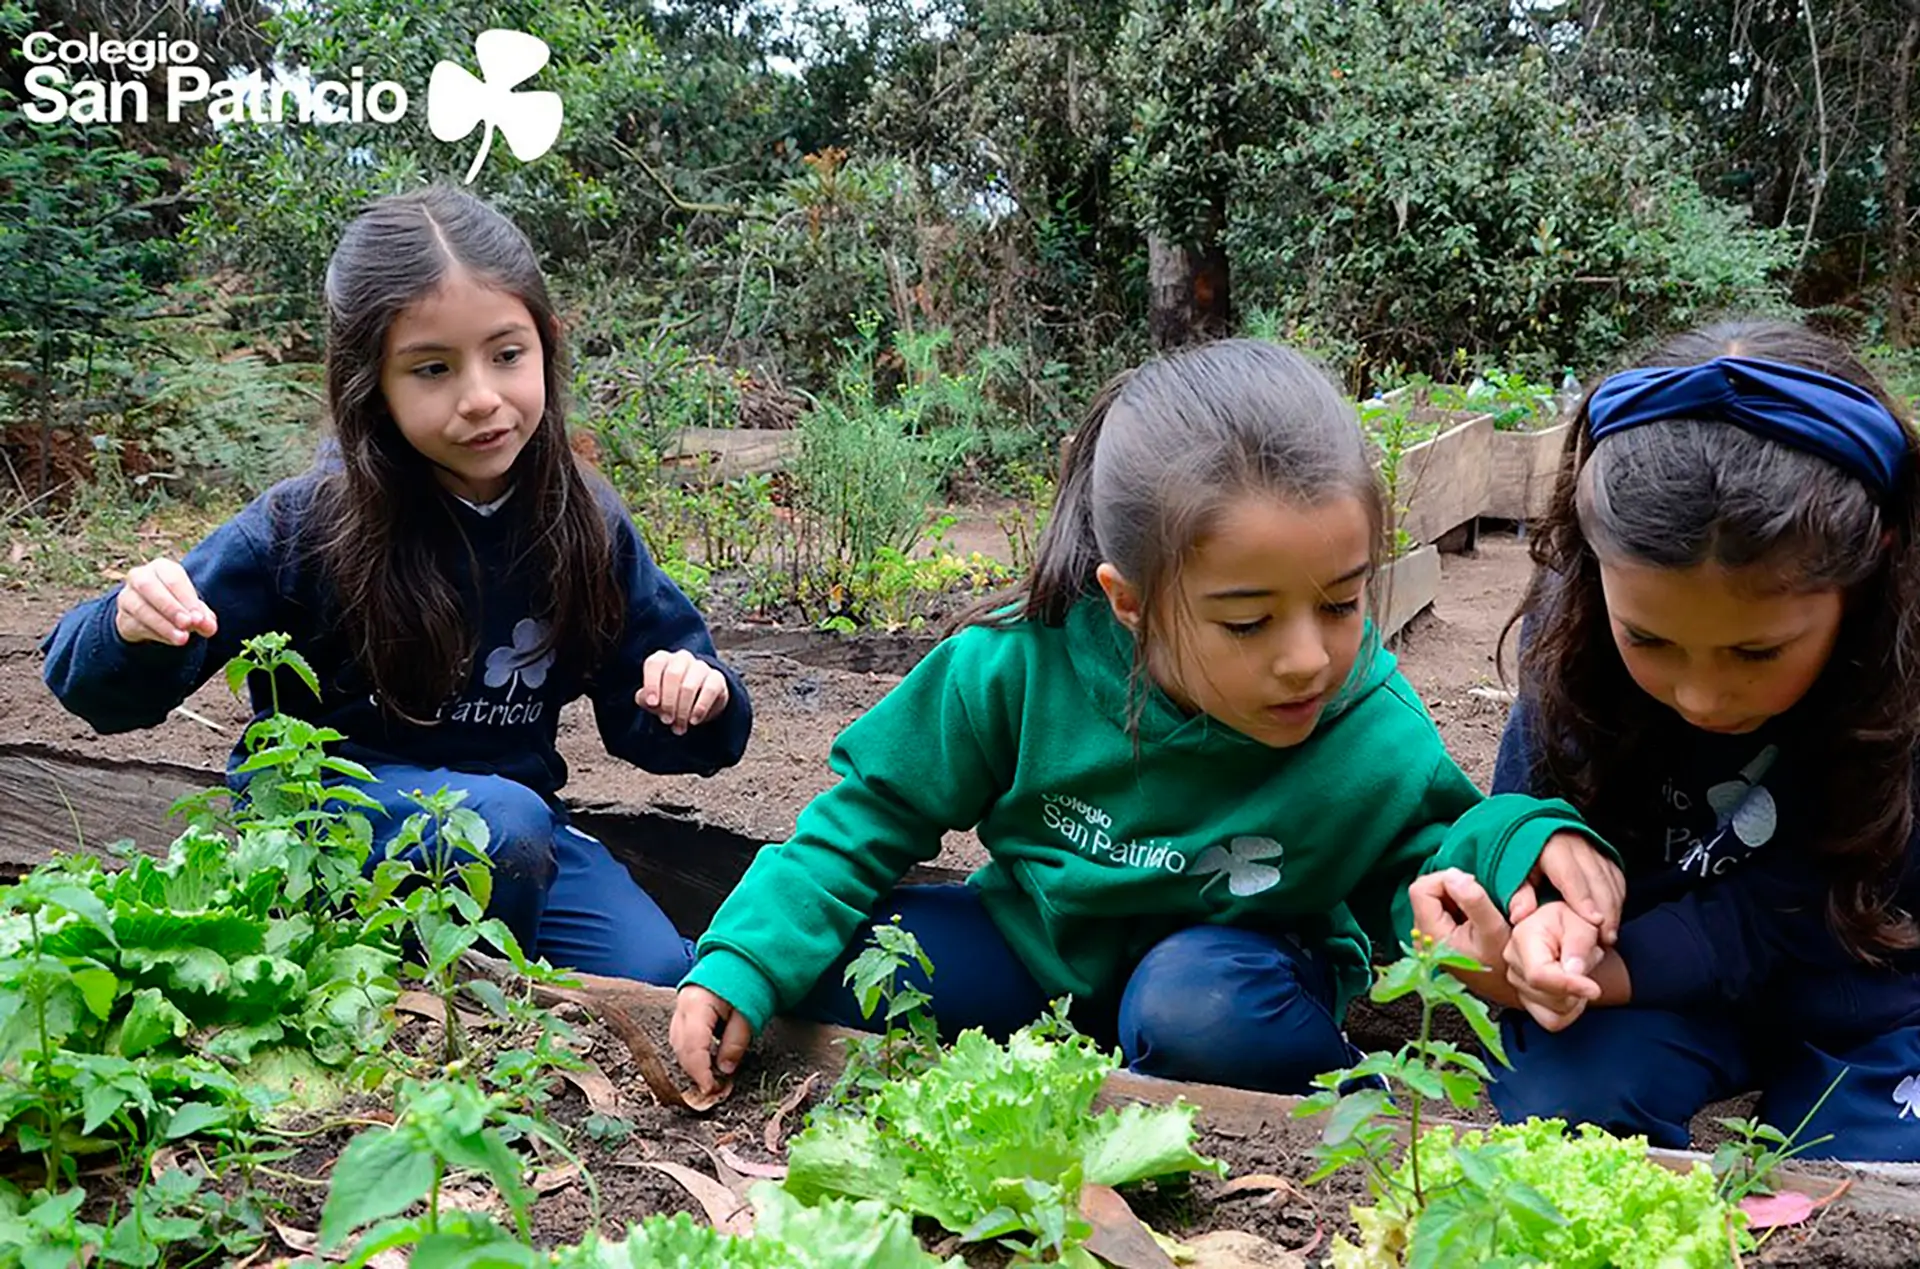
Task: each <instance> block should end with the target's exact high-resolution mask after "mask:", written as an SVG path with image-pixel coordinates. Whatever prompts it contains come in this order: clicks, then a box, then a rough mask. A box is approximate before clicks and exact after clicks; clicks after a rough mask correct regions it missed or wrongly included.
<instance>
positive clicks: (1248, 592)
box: [1203, 560, 1373, 599]
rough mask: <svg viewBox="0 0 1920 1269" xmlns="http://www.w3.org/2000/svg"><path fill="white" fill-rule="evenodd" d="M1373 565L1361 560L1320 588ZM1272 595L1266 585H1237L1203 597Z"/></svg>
mask: <svg viewBox="0 0 1920 1269" xmlns="http://www.w3.org/2000/svg"><path fill="white" fill-rule="evenodd" d="M1372 567H1373V565H1372V563H1370V562H1369V561H1367V560H1362V561H1360V563H1358V564H1356V565H1354V566H1353V567H1352V568H1350V569H1348V570H1347V571H1346V572H1344V573H1342V574H1340V576H1338V577H1336V578H1334V579H1333V580H1332V581H1330V582H1327V583H1325V584H1323V585H1322V586H1321V587H1320V589H1321V590H1323V591H1326V590H1332V589H1333V588H1334V587H1336V586H1339V585H1343V584H1344V583H1346V582H1350V581H1353V580H1354V579H1355V578H1359V577H1364V576H1365V575H1366V573H1367V571H1368V570H1369V569H1371V568H1372ZM1272 596H1273V591H1272V590H1270V589H1268V588H1267V587H1265V586H1235V587H1230V588H1228V589H1226V590H1212V591H1208V592H1207V593H1206V595H1205V596H1204V597H1203V598H1206V599H1270V598H1272Z"/></svg>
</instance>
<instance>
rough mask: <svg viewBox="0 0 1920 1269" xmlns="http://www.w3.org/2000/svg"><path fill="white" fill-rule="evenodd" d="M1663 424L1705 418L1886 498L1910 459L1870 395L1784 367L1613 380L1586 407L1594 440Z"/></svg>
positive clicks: (1720, 363)
mask: <svg viewBox="0 0 1920 1269" xmlns="http://www.w3.org/2000/svg"><path fill="white" fill-rule="evenodd" d="M1665 419H1710V420H1716V421H1719V422H1723V423H1732V424H1733V425H1735V426H1736V427H1739V428H1742V429H1744V430H1745V431H1748V432H1752V433H1754V434H1755V435H1757V436H1764V437H1766V438H1767V439H1768V440H1772V441H1778V442H1780V443H1781V444H1782V445H1788V446H1791V447H1792V448H1794V449H1797V450H1802V451H1804V452H1806V453H1808V454H1813V455H1816V456H1818V457H1820V458H1824V459H1826V460H1827V461H1828V462H1830V463H1833V464H1834V465H1835V466H1837V467H1839V468H1841V469H1842V470H1844V471H1846V472H1847V473H1848V474H1849V475H1851V476H1853V477H1854V478H1855V479H1857V480H1859V481H1860V482H1861V483H1862V484H1864V485H1866V486H1868V487H1869V488H1871V489H1872V490H1873V491H1874V492H1875V493H1877V494H1880V495H1883V496H1884V495H1885V494H1887V493H1889V492H1891V491H1892V489H1893V483H1894V478H1895V476H1896V475H1897V474H1898V473H1899V471H1900V469H1901V467H1902V466H1903V465H1905V463H1906V461H1907V456H1908V453H1909V449H1908V440H1907V432H1906V429H1905V428H1904V427H1902V426H1901V424H1900V420H1898V419H1896V418H1894V417H1893V415H1892V414H1890V413H1889V412H1888V411H1887V407H1886V406H1884V405H1882V404H1881V403H1880V401H1879V399H1878V398H1877V397H1875V396H1874V395H1873V394H1872V393H1870V392H1868V391H1866V390H1865V389H1863V388H1860V387H1858V386H1856V385H1854V384H1851V383H1848V382H1847V381H1846V380H1845V379H1836V378H1834V377H1833V376H1832V375H1829V374H1822V373H1821V372H1820V371H1818V370H1809V369H1807V368H1806V367H1804V366H1796V365H1791V364H1789V363H1787V362H1781V361H1756V360H1754V359H1753V358H1751V357H1716V358H1714V359H1713V360H1712V361H1709V362H1706V363H1704V364H1702V365H1698V366H1648V367H1645V368H1643V369H1639V370H1625V371H1622V372H1621V373H1619V374H1617V375H1613V376H1612V377H1610V378H1609V379H1607V380H1606V382H1604V383H1602V384H1601V385H1600V386H1599V387H1598V388H1595V389H1594V390H1593V396H1592V397H1591V398H1590V399H1589V400H1588V401H1587V430H1588V432H1589V434H1590V435H1591V436H1592V437H1593V439H1594V440H1596V441H1598V440H1602V439H1604V438H1605V437H1608V436H1611V435H1613V434H1614V433H1615V432H1624V431H1626V430H1627V429H1628V428H1630V427H1638V426H1640V425H1641V424H1643V423H1658V422H1660V421H1662V420H1665Z"/></svg>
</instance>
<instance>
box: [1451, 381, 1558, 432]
mask: <svg viewBox="0 0 1920 1269" xmlns="http://www.w3.org/2000/svg"><path fill="white" fill-rule="evenodd" d="M1424 395H1425V397H1426V400H1427V403H1428V404H1429V405H1432V406H1434V407H1436V408H1438V409H1443V410H1468V411H1472V412H1473V413H1476V414H1490V415H1492V416H1493V426H1494V429H1495V430H1496V431H1500V432H1522V431H1529V430H1532V429H1533V428H1537V427H1541V426H1543V425H1545V424H1548V423H1551V422H1552V421H1553V418H1554V415H1555V414H1556V413H1557V412H1558V407H1557V402H1556V398H1555V396H1554V390H1553V387H1552V386H1551V385H1549V384H1545V383H1535V382H1534V381H1533V380H1532V379H1529V378H1528V377H1527V376H1526V375H1525V374H1524V373H1522V372H1520V371H1518V370H1487V371H1483V372H1482V373H1480V374H1478V375H1476V376H1474V379H1473V382H1471V383H1469V384H1466V385H1465V386H1461V385H1459V384H1431V385H1427V386H1426V387H1425V388H1424Z"/></svg>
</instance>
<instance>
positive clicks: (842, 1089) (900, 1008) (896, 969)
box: [831, 916, 940, 1102]
mask: <svg viewBox="0 0 1920 1269" xmlns="http://www.w3.org/2000/svg"><path fill="white" fill-rule="evenodd" d="M912 965H918V966H919V967H920V969H921V972H922V973H924V974H926V975H927V976H928V977H929V978H931V977H932V976H933V961H932V960H931V959H929V958H928V956H927V954H926V952H925V951H923V950H922V949H921V947H920V940H919V939H917V938H915V937H914V936H913V931H911V930H909V929H906V928H905V927H904V926H902V925H901V924H900V918H899V917H897V916H896V917H895V918H894V919H893V920H892V921H891V922H887V923H883V924H880V925H876V926H874V927H873V932H872V934H871V935H870V936H869V939H868V946H867V947H866V948H864V949H863V950H862V951H861V953H860V954H859V955H858V956H856V957H854V958H853V960H852V962H851V963H849V964H848V966H847V971H846V975H845V978H846V984H847V986H848V987H849V988H851V989H852V991H853V997H854V1000H855V1001H856V1002H857V1003H858V1004H859V1006H860V1016H861V1017H862V1018H865V1019H868V1020H869V1021H871V1020H872V1019H873V1017H874V1014H875V1013H876V1012H878V1013H879V1015H880V1031H879V1033H878V1034H873V1035H861V1036H858V1037H855V1038H852V1039H849V1040H847V1041H846V1045H847V1063H846V1066H845V1067H844V1068H842V1070H841V1072H840V1081H839V1083H838V1084H837V1085H836V1086H835V1087H834V1093H833V1097H832V1099H831V1100H833V1101H835V1102H844V1101H846V1100H848V1099H850V1098H852V1097H854V1096H856V1095H858V1094H861V1093H871V1092H877V1091H879V1090H880V1089H882V1088H884V1087H886V1086H887V1085H888V1084H889V1083H891V1082H893V1081H895V1080H903V1079H912V1078H913V1077H914V1076H916V1075H918V1074H919V1073H921V1072H922V1071H924V1070H926V1069H927V1067H928V1066H930V1065H932V1064H933V1063H934V1062H935V1061H936V1060H937V1059H938V1057H939V1054H940V1031H939V1026H938V1024H937V1023H936V1022H935V1020H934V1016H933V1011H932V1008H931V1005H932V1003H933V1001H932V999H931V998H930V997H928V995H927V993H925V992H923V991H921V990H920V989H919V988H918V987H915V986H914V985H913V984H911V983H903V982H901V981H900V975H901V974H903V973H904V972H906V970H907V969H908V967H909V966H912Z"/></svg>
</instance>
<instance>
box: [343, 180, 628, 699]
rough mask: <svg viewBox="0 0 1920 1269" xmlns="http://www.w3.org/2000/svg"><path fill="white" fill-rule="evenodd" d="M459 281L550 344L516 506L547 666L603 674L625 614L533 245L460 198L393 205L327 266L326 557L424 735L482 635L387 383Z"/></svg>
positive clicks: (375, 668)
mask: <svg viewBox="0 0 1920 1269" xmlns="http://www.w3.org/2000/svg"><path fill="white" fill-rule="evenodd" d="M455 269H459V270H463V271H465V272H466V273H467V274H468V275H470V276H471V277H473V278H474V279H475V280H476V281H478V282H481V283H482V284H484V285H486V286H490V287H497V288H499V289H500V290H502V291H505V292H507V293H509V294H511V295H513V296H514V297H515V298H517V299H518V300H520V302H521V303H523V304H525V305H526V307H527V312H528V313H529V314H531V315H532V317H533V321H534V326H535V328H536V329H537V330H538V332H539V335H540V351H541V363H542V373H543V376H544V379H545V383H546V401H547V404H546V410H545V412H544V413H543V414H542V415H541V417H540V421H539V424H538V426H536V427H535V429H534V432H533V435H532V436H531V437H530V438H528V441H527V444H526V448H525V449H523V450H522V451H521V453H520V455H519V457H518V458H517V459H516V460H515V461H514V464H513V490H514V494H513V498H514V501H513V504H512V505H513V508H514V514H515V515H517V516H519V517H521V519H522V521H523V522H524V523H526V524H529V525H532V526H534V529H535V532H534V536H533V537H532V539H531V542H530V545H529V547H528V551H529V553H530V554H532V555H534V556H535V557H536V559H535V563H536V565H537V567H536V569H535V575H536V576H537V577H539V578H540V579H541V584H542V585H543V586H544V588H545V593H544V595H543V596H541V597H540V599H541V600H543V601H544V608H545V611H544V614H543V615H544V616H545V617H546V618H547V635H546V642H545V644H544V645H543V647H542V648H541V649H540V650H541V651H547V650H553V651H556V652H557V653H558V654H559V655H560V656H562V657H564V658H568V659H570V660H576V661H577V663H579V664H582V665H585V666H589V667H591V666H593V665H595V664H597V663H598V661H599V659H600V657H601V655H602V654H603V653H604V652H605V650H606V648H607V647H609V646H610V645H611V642H612V640H613V639H614V638H616V637H617V636H618V632H619V629H620V624H621V617H622V614H623V612H624V603H623V600H622V596H621V594H620V591H619V587H618V584H617V582H616V580H615V576H614V568H613V543H612V536H611V533H610V531H609V527H608V523H607V520H606V518H605V513H604V512H603V511H602V510H601V508H600V506H599V505H598V503H597V501H596V499H595V497H594V492H593V489H592V488H591V487H590V485H589V483H588V477H587V475H586V473H585V472H583V471H582V470H581V468H580V467H579V466H578V465H577V463H576V461H575V458H574V455H573V453H572V451H571V450H570V449H569V448H568V446H567V435H566V411H565V404H564V402H565V392H566V384H567V372H566V359H565V355H564V352H563V347H562V344H561V339H560V323H559V320H558V318H557V317H556V316H555V314H554V309H553V303H552V301H551V300H550V299H548V297H547V288H546V283H545V281H544V280H543V279H542V277H541V275H540V266H539V262H538V261H537V260H536V258H535V256H534V252H533V247H532V245H531V244H530V243H529V242H528V241H527V239H526V237H525V236H524V235H522V234H521V232H520V231H519V230H518V229H516V228H515V227H514V226H513V224H512V222H510V221H508V220H507V218H506V217H504V216H502V215H501V214H500V213H499V212H496V211H494V210H493V209H492V208H491V207H488V206H487V205H486V204H485V203H483V202H481V201H480V200H479V199H477V198H474V197H473V196H472V195H470V194H466V193H464V192H462V191H459V190H455V189H450V188H446V187H444V186H433V187H429V188H426V189H421V190H416V191H414V192H412V193H408V194H401V195H397V196H394V197H390V198H383V199H381V200H379V201H378V202H376V203H374V204H372V206H370V207H369V208H368V209H367V210H366V211H365V212H364V213H362V214H361V215H360V216H359V217H357V218H356V219H355V220H354V221H353V222H352V223H351V224H349V225H348V226H347V229H346V232H345V233H344V234H343V235H342V236H341V239H340V245H339V247H338V248H336V249H335V251H334V253H333V259H332V261H331V262H330V263H329V264H328V266H327V284H326V301H327V396H328V399H329V403H330V405H331V408H332V417H333V431H334V435H335V437H336V438H337V440H338V444H339V462H338V463H337V465H336V464H329V465H325V466H324V467H323V470H322V474H321V477H320V482H319V486H318V489H317V491H316V495H315V509H316V512H317V514H316V516H315V518H314V524H316V525H317V526H320V527H319V533H320V535H321V536H320V537H319V538H318V539H317V540H316V542H315V548H316V550H317V551H318V554H319V558H320V560H321V561H322V563H323V566H324V568H325V570H326V573H327V576H328V578H329V579H330V581H331V582H332V585H333V589H334V593H335V595H336V597H337V599H338V601H339V604H340V615H341V619H342V622H343V625H344V627H345V632H346V634H347V636H348V638H349V640H350V641H351V645H352V648H353V652H354V656H355V658H356V660H357V661H358V663H359V664H360V666H361V668H362V670H363V671H365V673H366V674H367V675H368V677H369V678H370V679H371V682H372V687H373V691H374V695H375V697H376V698H377V699H378V700H379V701H380V703H381V705H382V708H384V709H386V710H388V711H389V712H391V713H395V714H398V715H401V716H404V717H408V718H413V719H415V720H421V719H430V718H432V717H433V716H434V714H435V713H436V712H437V711H438V710H439V708H440V707H441V705H443V704H444V703H445V702H446V701H447V700H448V699H449V698H450V697H452V696H453V694H454V693H455V692H457V691H458V690H459V689H460V687H461V685H462V684H464V683H465V682H466V679H467V676H468V674H469V673H470V670H471V666H472V658H473V656H474V654H475V647H474V644H475V640H476V639H477V637H478V634H477V632H476V631H475V630H474V628H473V625H472V622H471V620H470V617H469V614H468V613H467V612H466V611H465V610H464V609H463V607H462V605H461V602H460V597H459V594H458V592H457V591H456V589H455V586H454V583H453V581H452V580H451V578H450V577H449V574H448V570H447V561H446V559H445V558H444V555H445V552H446V550H447V544H448V543H461V544H463V545H465V539H464V536H463V534H462V532H461V530H460V522H459V519H458V517H457V516H456V515H455V508H454V506H453V503H452V501H451V499H450V497H449V496H448V495H447V494H445V493H444V492H442V490H441V489H440V487H439V485H438V483H437V482H436V481H435V480H434V477H433V472H432V468H431V466H430V464H429V463H428V462H427V460H426V459H425V458H424V457H422V456H421V454H420V453H419V452H418V451H417V450H415V449H414V448H413V446H412V445H410V444H409V443H408V442H407V440H406V438H405V437H404V436H402V435H401V433H400V428H399V426H398V424H396V423H395V422H394V419H393V415H392V413H391V412H390V411H389V409H388V407H387V401H386V396H385V394H384V393H383V392H382V391H381V388H380V371H381V361H382V358H383V355H384V351H385V345H386V338H387V332H388V330H389V328H390V327H391V326H392V325H393V323H394V321H395V319H396V318H397V317H398V316H399V315H400V314H401V312H402V311H404V310H405V309H406V308H407V306H408V305H410V304H413V303H415V302H416V301H418V300H420V299H422V298H423V297H425V296H427V295H430V294H432V292H433V291H434V290H435V289H436V288H437V287H438V286H439V285H440V283H441V281H442V279H443V278H445V277H446V276H447V274H448V273H449V272H450V271H452V270H455ZM466 549H467V550H468V551H469V553H470V552H471V547H470V545H468V546H466Z"/></svg>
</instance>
